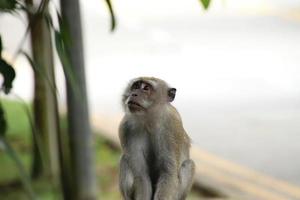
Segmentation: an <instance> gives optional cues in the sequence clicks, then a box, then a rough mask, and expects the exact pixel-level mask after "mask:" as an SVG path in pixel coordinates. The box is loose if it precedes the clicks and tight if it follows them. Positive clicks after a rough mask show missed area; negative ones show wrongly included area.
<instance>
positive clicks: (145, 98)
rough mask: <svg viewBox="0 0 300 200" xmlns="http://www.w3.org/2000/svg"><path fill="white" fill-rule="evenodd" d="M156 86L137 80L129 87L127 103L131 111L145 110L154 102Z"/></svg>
mask: <svg viewBox="0 0 300 200" xmlns="http://www.w3.org/2000/svg"><path fill="white" fill-rule="evenodd" d="M154 93H155V91H154V88H153V86H152V85H151V84H149V83H147V82H144V81H136V82H134V83H133V84H132V85H131V87H130V88H129V92H128V93H127V95H126V100H125V105H126V107H127V108H128V110H129V111H130V112H131V113H136V112H145V111H146V110H148V109H149V108H150V106H151V105H152V104H153V101H154V99H152V97H153V96H154Z"/></svg>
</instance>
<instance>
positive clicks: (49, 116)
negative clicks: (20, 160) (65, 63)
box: [26, 0, 59, 181]
mask: <svg viewBox="0 0 300 200" xmlns="http://www.w3.org/2000/svg"><path fill="white" fill-rule="evenodd" d="M26 3H27V5H33V2H32V0H26ZM45 12H48V11H47V8H46V10H45ZM28 19H29V23H30V24H31V26H30V31H31V46H32V55H33V61H34V63H35V66H34V68H35V69H34V102H33V111H34V125H35V128H36V130H37V131H36V134H35V135H34V159H33V166H32V175H33V177H40V176H43V175H45V176H50V177H51V178H54V179H55V181H58V177H59V176H58V175H59V157H58V143H57V141H58V140H57V137H58V134H59V118H58V117H59V115H58V106H57V98H56V89H55V88H56V86H55V75H54V63H53V48H52V42H51V41H52V40H51V30H50V27H49V26H48V25H47V23H46V21H45V18H43V17H41V16H38V17H34V16H33V15H30V14H29V15H28Z"/></svg>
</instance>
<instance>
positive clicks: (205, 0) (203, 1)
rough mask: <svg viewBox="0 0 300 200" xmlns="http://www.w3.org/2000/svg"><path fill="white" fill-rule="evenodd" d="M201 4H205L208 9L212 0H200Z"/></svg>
mask: <svg viewBox="0 0 300 200" xmlns="http://www.w3.org/2000/svg"><path fill="white" fill-rule="evenodd" d="M200 1H201V4H202V5H203V7H204V9H207V8H208V7H209V5H210V0H200Z"/></svg>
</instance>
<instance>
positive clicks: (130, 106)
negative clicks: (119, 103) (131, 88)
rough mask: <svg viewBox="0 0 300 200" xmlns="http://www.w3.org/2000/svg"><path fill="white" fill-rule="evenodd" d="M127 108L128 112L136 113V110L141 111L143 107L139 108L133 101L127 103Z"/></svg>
mask: <svg viewBox="0 0 300 200" xmlns="http://www.w3.org/2000/svg"><path fill="white" fill-rule="evenodd" d="M127 105H128V108H129V109H130V111H136V110H141V109H143V106H141V105H140V104H139V103H137V102H135V101H129V102H128V103H127Z"/></svg>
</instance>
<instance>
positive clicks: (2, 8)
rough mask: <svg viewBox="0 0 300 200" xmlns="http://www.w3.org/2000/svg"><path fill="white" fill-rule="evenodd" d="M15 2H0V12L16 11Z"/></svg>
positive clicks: (13, 0) (1, 0) (9, 0)
mask: <svg viewBox="0 0 300 200" xmlns="http://www.w3.org/2000/svg"><path fill="white" fill-rule="evenodd" d="M17 5H18V1H17V0H0V12H13V11H15V10H16V9H17Z"/></svg>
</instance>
